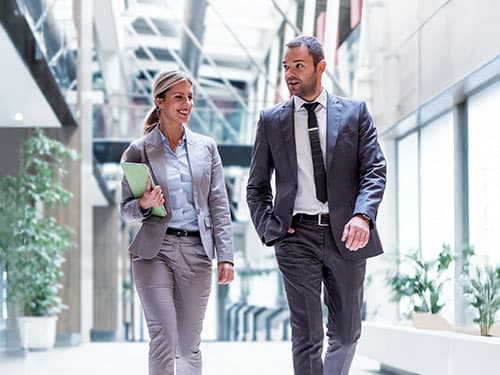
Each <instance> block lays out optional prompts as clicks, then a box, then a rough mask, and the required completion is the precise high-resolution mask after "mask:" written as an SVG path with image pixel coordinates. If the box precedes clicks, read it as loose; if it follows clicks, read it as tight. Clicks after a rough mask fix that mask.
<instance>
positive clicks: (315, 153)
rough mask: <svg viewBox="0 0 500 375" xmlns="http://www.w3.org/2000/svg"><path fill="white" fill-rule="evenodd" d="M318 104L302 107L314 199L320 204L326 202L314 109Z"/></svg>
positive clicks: (305, 104)
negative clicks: (307, 140) (310, 161)
mask: <svg viewBox="0 0 500 375" xmlns="http://www.w3.org/2000/svg"><path fill="white" fill-rule="evenodd" d="M318 104H319V103H317V102H314V103H304V104H303V105H302V106H303V107H304V108H305V109H307V128H308V131H309V142H310V143H311V155H312V162H313V170H314V184H315V185H316V198H318V200H319V201H320V202H322V203H325V202H326V200H327V196H326V173H325V164H324V163H323V154H322V153H321V143H320V142H319V129H318V119H317V118H316V113H315V112H314V109H315V108H316V106H317V105H318Z"/></svg>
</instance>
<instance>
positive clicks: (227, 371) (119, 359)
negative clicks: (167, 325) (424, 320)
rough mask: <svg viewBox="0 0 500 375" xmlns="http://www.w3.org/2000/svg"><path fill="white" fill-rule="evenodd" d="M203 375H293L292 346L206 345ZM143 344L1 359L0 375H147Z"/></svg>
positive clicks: (365, 367) (357, 368)
mask: <svg viewBox="0 0 500 375" xmlns="http://www.w3.org/2000/svg"><path fill="white" fill-rule="evenodd" d="M202 351H203V361H204V369H203V370H204V371H203V373H204V375H291V374H292V368H291V353H290V344H289V343H285V342H256V343H242V342H232V343H220V342H204V343H202ZM147 352H148V346H147V344H145V343H90V344H84V345H81V346H78V347H73V348H56V349H53V350H51V351H48V352H30V353H28V355H27V356H26V357H25V358H23V359H21V358H10V357H0V374H2V375H63V374H64V375H68V374H71V375H84V374H85V375H89V374H91V375H101V374H103V375H109V374H117V375H145V374H147ZM378 369H379V366H378V363H376V362H374V361H371V360H368V359H365V358H362V357H356V358H355V360H354V363H353V366H352V369H351V372H350V374H351V375H370V374H371V375H373V374H381V373H380V372H379V371H378Z"/></svg>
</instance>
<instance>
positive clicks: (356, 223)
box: [342, 215, 370, 251]
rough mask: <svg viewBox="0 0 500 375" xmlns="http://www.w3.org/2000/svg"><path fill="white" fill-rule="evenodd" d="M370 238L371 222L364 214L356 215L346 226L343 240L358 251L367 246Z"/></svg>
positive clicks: (346, 245) (352, 249) (350, 247)
mask: <svg viewBox="0 0 500 375" xmlns="http://www.w3.org/2000/svg"><path fill="white" fill-rule="evenodd" d="M369 239H370V223H369V222H368V220H366V219H365V218H364V217H363V216H362V215H356V216H354V217H353V218H352V219H351V220H349V221H348V223H347V224H346V225H345V227H344V232H343V233H342V241H343V242H345V247H347V248H348V249H349V250H351V251H357V250H359V249H361V248H363V247H365V246H366V244H367V243H368V240H369Z"/></svg>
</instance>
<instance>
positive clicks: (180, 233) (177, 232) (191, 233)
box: [167, 228, 200, 237]
mask: <svg viewBox="0 0 500 375" xmlns="http://www.w3.org/2000/svg"><path fill="white" fill-rule="evenodd" d="M167 234H172V235H174V236H177V237H200V231H198V230H185V229H175V228H167Z"/></svg>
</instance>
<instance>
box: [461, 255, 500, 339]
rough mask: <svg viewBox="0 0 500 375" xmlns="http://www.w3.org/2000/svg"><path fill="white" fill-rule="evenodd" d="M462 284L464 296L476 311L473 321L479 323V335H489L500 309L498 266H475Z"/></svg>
mask: <svg viewBox="0 0 500 375" xmlns="http://www.w3.org/2000/svg"><path fill="white" fill-rule="evenodd" d="M464 284H465V285H464V295H465V298H466V300H467V301H468V302H469V303H470V305H471V306H472V307H474V308H475V309H476V310H477V313H478V317H477V318H475V319H474V322H475V323H479V328H480V332H481V336H489V335H490V329H491V327H492V326H493V324H494V323H495V316H496V314H497V312H498V310H500V266H497V267H496V268H494V267H492V266H490V265H485V266H483V267H475V269H474V272H473V275H472V276H471V277H468V278H467V279H466V280H465V283H464Z"/></svg>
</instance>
